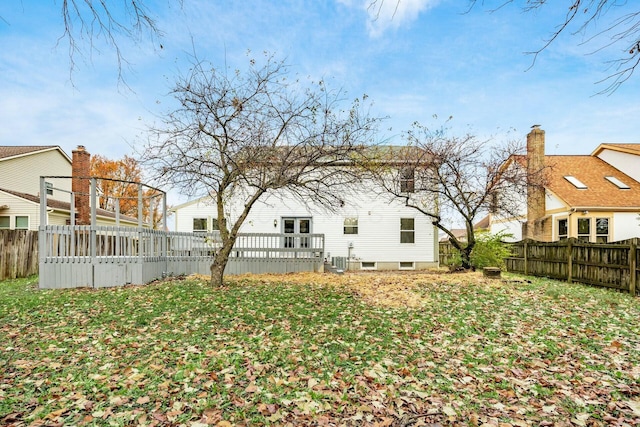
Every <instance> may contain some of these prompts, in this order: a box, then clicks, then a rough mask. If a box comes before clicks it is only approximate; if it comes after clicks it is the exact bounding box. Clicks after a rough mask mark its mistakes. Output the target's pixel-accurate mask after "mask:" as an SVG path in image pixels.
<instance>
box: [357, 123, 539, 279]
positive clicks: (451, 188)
mask: <svg viewBox="0 0 640 427" xmlns="http://www.w3.org/2000/svg"><path fill="white" fill-rule="evenodd" d="M405 136H406V140H407V145H406V146H403V147H395V148H393V149H391V150H384V151H383V150H378V153H377V154H376V155H375V157H373V158H371V157H369V161H368V164H369V170H370V171H371V172H373V176H374V177H375V179H376V181H377V182H378V184H379V185H380V188H381V189H383V191H384V194H386V195H387V196H390V197H391V198H394V199H400V200H402V201H404V203H405V205H406V206H409V207H411V208H414V209H416V210H417V211H419V212H421V213H422V214H424V215H426V216H427V217H429V218H430V219H431V220H432V223H433V225H434V226H436V227H437V228H438V229H439V230H441V231H442V232H444V233H445V234H446V235H447V236H448V238H449V241H450V242H451V243H452V245H453V246H454V247H455V248H456V249H457V250H458V251H460V254H461V257H462V266H463V267H464V268H470V267H471V264H470V255H471V252H472V251H473V248H474V247H475V244H476V239H475V236H474V229H473V226H474V223H475V222H477V220H478V219H479V218H480V216H481V215H486V214H487V213H489V212H492V213H494V214H499V215H505V216H518V215H520V214H521V212H522V208H523V203H526V193H527V185H529V186H530V185H532V183H533V182H537V181H534V178H536V177H534V176H532V175H533V174H527V170H526V168H522V167H509V164H510V163H512V160H513V159H517V158H518V157H517V156H518V153H521V152H522V147H521V146H520V145H519V144H517V143H515V142H506V143H502V144H492V141H489V140H480V139H478V138H477V137H476V136H474V135H470V134H467V135H464V136H461V137H458V136H449V135H447V132H446V131H445V130H443V129H440V130H437V131H431V130H430V129H428V128H427V127H424V126H422V125H420V124H419V123H414V125H413V128H412V130H411V131H409V132H407V133H406V134H405ZM541 175H542V174H540V176H541ZM537 179H538V178H536V180H537ZM504 194H509V197H502V196H503V195H504ZM453 220H458V221H462V222H463V223H464V227H465V228H466V236H465V237H466V241H464V240H463V239H460V238H458V237H457V236H456V235H455V234H454V233H453V232H452V231H451V228H452V227H451V225H446V224H445V221H447V222H450V221H453Z"/></svg>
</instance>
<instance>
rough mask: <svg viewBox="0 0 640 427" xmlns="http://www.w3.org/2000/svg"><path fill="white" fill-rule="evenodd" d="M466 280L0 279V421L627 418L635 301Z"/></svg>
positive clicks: (639, 316)
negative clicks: (121, 282)
mask: <svg viewBox="0 0 640 427" xmlns="http://www.w3.org/2000/svg"><path fill="white" fill-rule="evenodd" d="M509 279H510V280H507V281H490V280H485V279H483V278H482V277H481V276H480V275H476V274H460V275H449V274H362V275H358V274H346V275H343V276H335V275H319V274H299V275H283V276H242V277H236V278H233V277H231V278H228V280H227V285H226V286H225V287H224V288H220V289H213V288H210V287H209V286H208V284H207V282H206V280H205V279H204V278H199V277H190V278H187V279H185V280H176V281H169V282H163V283H156V284H151V285H147V286H138V287H126V288H118V289H106V290H53V291H40V290H37V289H36V285H37V279H36V278H32V279H27V280H25V279H22V280H15V281H8V282H2V283H0V366H1V367H2V370H1V371H0V425H9V426H27V425H34V426H35V425H58V426H70V425H105V426H111V425H114V426H119V425H122V426H124V425H147V426H150V425H162V426H165V425H184V426H202V425H219V426H229V425H251V426H254V425H287V424H289V425H318V426H321V425H380V426H410V425H416V426H418V425H431V426H437V425H441V426H448V425H471V426H476V425H478V426H481V425H490V426H499V427H508V426H528V425H536V426H537V425H558V426H563V425H566V426H569V425H577V426H591V425H594V426H598V425H603V426H604V425H640V421H639V420H640V326H639V325H640V299H638V298H635V299H634V298H631V297H630V296H629V295H626V294H621V293H615V292H612V291H607V290H602V289H596V288H591V287H587V286H583V285H569V284H565V283H559V282H553V281H543V280H533V281H532V283H529V282H527V281H524V280H522V279H520V278H518V277H509Z"/></svg>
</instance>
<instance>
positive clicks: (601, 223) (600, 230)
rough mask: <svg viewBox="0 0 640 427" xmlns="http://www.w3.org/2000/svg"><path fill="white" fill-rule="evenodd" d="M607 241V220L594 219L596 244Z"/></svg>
mask: <svg viewBox="0 0 640 427" xmlns="http://www.w3.org/2000/svg"><path fill="white" fill-rule="evenodd" d="M608 241H609V218H596V243H607V242H608Z"/></svg>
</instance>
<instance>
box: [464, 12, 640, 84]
mask: <svg viewBox="0 0 640 427" xmlns="http://www.w3.org/2000/svg"><path fill="white" fill-rule="evenodd" d="M469 3H470V7H471V8H473V7H474V6H476V5H477V4H478V3H480V4H481V5H483V6H487V7H491V9H490V10H491V11H492V12H493V11H496V10H498V9H501V8H503V7H506V6H508V5H510V4H514V5H517V6H519V7H520V8H521V9H522V10H523V11H524V12H532V11H536V10H541V11H543V9H544V7H546V6H549V4H551V3H552V2H550V1H549V0H469ZM562 3H563V4H564V5H565V6H566V14H565V16H564V20H561V21H560V22H558V23H557V25H556V26H555V28H554V29H551V30H550V34H549V38H548V39H547V40H546V41H545V42H544V43H543V45H542V46H541V47H540V48H539V49H537V50H535V51H532V52H528V53H530V54H532V55H533V58H534V59H533V64H535V61H536V58H537V57H538V55H539V54H541V53H542V52H543V51H544V50H545V49H547V48H548V47H549V46H550V45H551V44H552V43H553V42H554V41H555V40H556V39H558V37H560V36H561V35H562V34H565V33H570V34H571V35H572V36H576V35H581V36H582V41H581V42H580V44H590V45H592V46H594V48H593V52H596V51H604V50H608V49H612V50H614V51H616V50H617V52H618V53H612V55H613V56H618V57H617V58H614V59H611V60H609V61H608V64H609V65H610V67H611V70H612V72H611V74H609V75H608V76H607V77H605V78H604V79H602V80H600V81H599V82H598V83H605V84H606V85H607V86H606V87H605V89H603V90H602V91H601V92H600V93H612V92H614V91H615V90H616V89H618V88H619V87H620V85H621V84H622V83H624V82H625V81H627V80H628V79H629V78H631V76H632V75H633V73H634V71H635V69H636V68H637V67H638V64H640V8H638V5H637V3H635V2H630V1H617V0H565V1H563V2H562ZM553 4H554V5H556V6H557V3H556V1H554V2H553ZM533 64H532V66H533Z"/></svg>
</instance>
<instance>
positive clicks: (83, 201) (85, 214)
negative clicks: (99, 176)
mask: <svg viewBox="0 0 640 427" xmlns="http://www.w3.org/2000/svg"><path fill="white" fill-rule="evenodd" d="M90 160H91V154H89V152H88V151H87V150H85V148H84V146H83V145H78V148H76V149H75V150H73V151H72V157H71V177H72V178H71V191H73V193H74V197H75V205H76V206H75V208H76V224H77V225H90V224H91V207H90V202H89V199H90V197H89V192H90V187H91V181H90V179H89V176H90V174H91V170H90V163H89V162H90Z"/></svg>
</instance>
